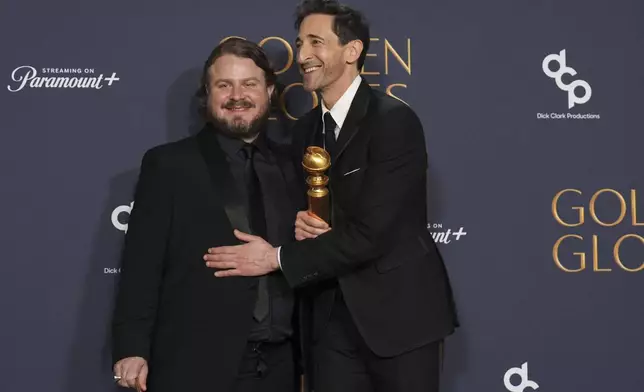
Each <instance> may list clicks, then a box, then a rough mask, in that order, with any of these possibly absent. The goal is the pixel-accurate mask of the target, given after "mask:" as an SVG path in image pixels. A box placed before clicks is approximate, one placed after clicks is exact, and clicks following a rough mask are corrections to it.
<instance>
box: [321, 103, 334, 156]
mask: <svg viewBox="0 0 644 392" xmlns="http://www.w3.org/2000/svg"><path fill="white" fill-rule="evenodd" d="M335 126H336V124H335V121H333V117H331V112H326V113H324V149H325V150H327V151H328V153H329V155H331V157H333V156H334V154H335Z"/></svg>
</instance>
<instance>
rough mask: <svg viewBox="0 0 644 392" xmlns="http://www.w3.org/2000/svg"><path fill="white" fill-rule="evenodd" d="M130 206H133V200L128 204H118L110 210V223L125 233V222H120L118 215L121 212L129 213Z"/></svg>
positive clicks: (126, 225)
mask: <svg viewBox="0 0 644 392" xmlns="http://www.w3.org/2000/svg"><path fill="white" fill-rule="evenodd" d="M132 208H134V202H132V203H130V205H129V206H128V205H122V206H118V207H116V208H115V209H114V211H112V224H113V225H114V227H115V228H116V229H117V230H121V231H124V232H126V233H127V227H128V224H127V223H121V221H120V220H119V217H120V216H121V214H122V213H126V214H128V215H129V214H130V213H131V212H132Z"/></svg>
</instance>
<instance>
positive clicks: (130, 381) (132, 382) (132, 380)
mask: <svg viewBox="0 0 644 392" xmlns="http://www.w3.org/2000/svg"><path fill="white" fill-rule="evenodd" d="M125 384H126V386H127V387H128V388H135V387H136V372H134V371H129V372H128V374H127V378H126V379H125Z"/></svg>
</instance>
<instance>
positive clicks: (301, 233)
mask: <svg viewBox="0 0 644 392" xmlns="http://www.w3.org/2000/svg"><path fill="white" fill-rule="evenodd" d="M298 236H299V237H301V238H302V239H307V238H315V237H317V235H316V234H312V233H309V232H308V231H306V230H302V229H300V228H299V227H297V228H296V229H295V237H296V238H297V237H298ZM298 241H300V240H298Z"/></svg>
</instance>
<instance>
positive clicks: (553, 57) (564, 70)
mask: <svg viewBox="0 0 644 392" xmlns="http://www.w3.org/2000/svg"><path fill="white" fill-rule="evenodd" d="M553 61H556V62H557V63H559V69H558V70H557V71H555V72H553V71H551V70H550V63H551V62H553ZM541 68H543V72H544V73H545V74H546V75H548V76H549V77H550V78H553V79H554V80H555V82H556V83H557V87H559V88H560V89H562V90H563V91H566V92H568V109H572V107H573V106H575V104H578V105H581V104H584V103H586V102H588V100H589V99H590V97H591V95H592V89H591V88H590V85H589V84H588V83H587V82H586V81H585V80H581V79H578V80H575V81H573V82H571V83H570V84H564V82H563V80H562V79H561V77H562V76H563V75H565V74H568V75H570V76H575V75H577V71H575V70H574V68H572V67H567V66H566V49H563V50H562V51H561V52H559V54H556V53H553V54H549V55H547V56H546V58H544V59H543V63H542V64H541ZM577 87H582V88H583V89H584V95H583V96H582V97H578V96H577V95H575V89H576V88H577Z"/></svg>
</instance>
